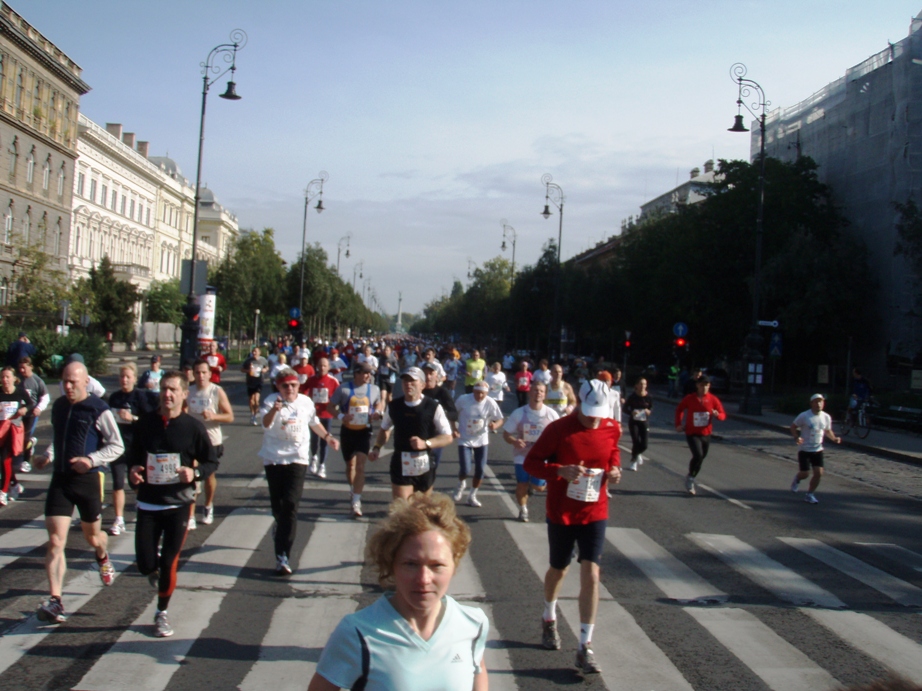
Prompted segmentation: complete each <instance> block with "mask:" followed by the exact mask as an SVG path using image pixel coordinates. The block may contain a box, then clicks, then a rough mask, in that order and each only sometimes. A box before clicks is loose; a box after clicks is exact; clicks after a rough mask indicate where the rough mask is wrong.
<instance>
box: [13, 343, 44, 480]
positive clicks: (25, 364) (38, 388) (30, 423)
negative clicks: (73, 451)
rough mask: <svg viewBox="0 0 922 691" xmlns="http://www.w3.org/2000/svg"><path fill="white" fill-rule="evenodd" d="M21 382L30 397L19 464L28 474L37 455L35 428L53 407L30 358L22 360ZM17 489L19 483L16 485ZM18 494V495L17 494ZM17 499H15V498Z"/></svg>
mask: <svg viewBox="0 0 922 691" xmlns="http://www.w3.org/2000/svg"><path fill="white" fill-rule="evenodd" d="M18 367H19V381H20V384H21V385H22V388H23V389H24V390H25V392H26V394H28V396H29V412H27V413H26V415H25V417H23V419H22V429H23V434H24V435H25V436H24V439H23V450H22V460H21V461H20V463H19V471H20V472H22V473H28V472H29V471H31V470H32V464H31V463H30V461H31V459H32V454H33V453H35V444H36V442H37V439H36V438H35V427H36V425H38V419H39V417H40V416H41V414H42V412H43V411H45V410H46V409H47V408H48V406H49V405H51V395H50V394H49V393H48V387H46V386H45V382H44V381H42V379H41V377H39V376H38V375H37V374H35V372H34V370H33V368H32V360H31V358H29V357H24V358H20V360H19V363H18ZM16 485H17V489H18V486H19V483H16ZM17 494H18V493H17ZM14 498H15V497H14Z"/></svg>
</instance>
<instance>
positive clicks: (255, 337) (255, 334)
mask: <svg viewBox="0 0 922 691" xmlns="http://www.w3.org/2000/svg"><path fill="white" fill-rule="evenodd" d="M258 345H259V308H258V307H257V308H256V316H255V317H254V319H253V347H254V348H255V347H256V346H258Z"/></svg>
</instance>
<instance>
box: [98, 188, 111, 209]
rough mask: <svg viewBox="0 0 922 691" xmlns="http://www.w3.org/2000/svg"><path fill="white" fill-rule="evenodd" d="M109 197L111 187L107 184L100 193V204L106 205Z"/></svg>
mask: <svg viewBox="0 0 922 691" xmlns="http://www.w3.org/2000/svg"><path fill="white" fill-rule="evenodd" d="M108 198H109V188H108V187H107V186H106V185H103V186H102V192H101V193H100V195H99V205H100V206H105V205H106V200H107V199H108Z"/></svg>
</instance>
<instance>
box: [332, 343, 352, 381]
mask: <svg viewBox="0 0 922 691" xmlns="http://www.w3.org/2000/svg"><path fill="white" fill-rule="evenodd" d="M347 369H349V365H348V364H347V363H346V361H345V360H343V359H342V358H341V357H340V356H339V351H338V350H336V348H333V349H332V350H331V351H330V376H331V377H333V378H334V379H336V381H337V382H339V383H340V384H342V383H343V372H345V371H346V370H347Z"/></svg>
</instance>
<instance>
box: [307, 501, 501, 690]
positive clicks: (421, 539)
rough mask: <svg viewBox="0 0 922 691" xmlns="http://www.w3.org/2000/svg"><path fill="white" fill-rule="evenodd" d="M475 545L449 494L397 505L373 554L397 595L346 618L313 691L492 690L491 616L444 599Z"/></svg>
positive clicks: (370, 554)
mask: <svg viewBox="0 0 922 691" xmlns="http://www.w3.org/2000/svg"><path fill="white" fill-rule="evenodd" d="M470 542H471V533H470V530H469V529H468V527H467V525H465V524H464V522H463V521H462V520H461V519H460V518H458V517H457V515H456V514H455V505H454V502H453V501H452V500H451V499H449V498H448V497H447V496H446V495H444V494H438V493H436V494H433V495H431V496H427V495H425V494H423V493H414V494H413V495H412V496H411V497H410V498H409V499H408V500H404V499H398V500H397V501H395V502H394V503H393V504H392V505H391V513H390V515H389V516H388V517H387V518H386V519H385V520H384V522H383V524H382V525H381V527H380V528H379V529H378V530H377V532H375V534H374V535H373V536H372V537H371V540H370V541H369V544H368V549H367V557H368V560H369V562H371V564H372V565H373V566H374V567H375V568H376V569H377V571H378V580H379V581H380V582H381V584H382V585H383V586H385V587H388V588H393V590H389V591H388V592H386V593H385V594H384V595H383V596H382V597H381V598H380V599H378V600H377V601H376V602H375V603H374V604H372V605H370V606H369V607H366V608H365V609H363V610H361V611H359V612H356V613H354V614H350V615H348V616H346V617H343V619H342V621H340V623H339V625H338V626H337V627H336V630H335V631H334V632H333V634H332V635H331V636H330V640H329V641H327V644H326V646H325V647H324V649H323V653H322V654H321V656H320V662H319V663H318V665H317V672H316V674H314V678H313V679H311V683H310V686H308V691H336V690H337V689H341V688H344V689H352V688H363V689H366V690H367V691H378V690H382V691H471V690H473V691H486V689H487V688H488V681H487V669H486V667H485V666H484V662H483V653H484V649H485V647H486V642H487V633H488V631H489V622H488V621H487V617H486V615H485V614H484V613H483V611H482V610H480V609H478V608H476V607H467V606H465V605H459V604H458V603H457V602H455V600H454V599H453V598H451V597H449V596H448V595H447V594H446V593H447V592H448V586H449V584H450V583H451V578H452V576H453V575H454V573H455V569H456V568H457V565H458V563H459V562H460V561H461V558H462V557H463V556H464V554H465V552H466V551H467V548H468V545H469V544H470Z"/></svg>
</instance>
